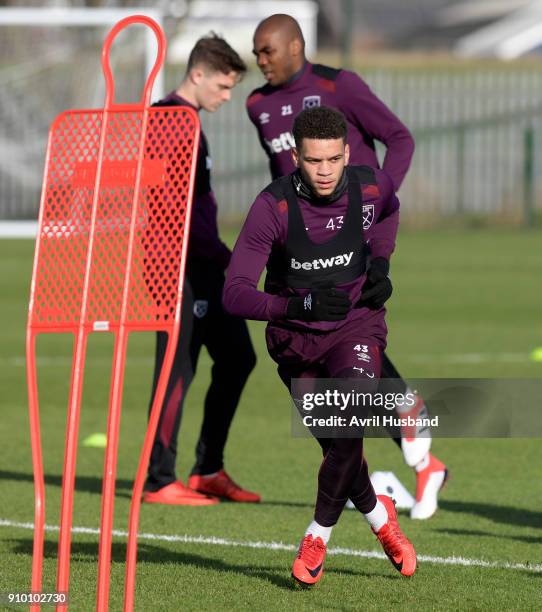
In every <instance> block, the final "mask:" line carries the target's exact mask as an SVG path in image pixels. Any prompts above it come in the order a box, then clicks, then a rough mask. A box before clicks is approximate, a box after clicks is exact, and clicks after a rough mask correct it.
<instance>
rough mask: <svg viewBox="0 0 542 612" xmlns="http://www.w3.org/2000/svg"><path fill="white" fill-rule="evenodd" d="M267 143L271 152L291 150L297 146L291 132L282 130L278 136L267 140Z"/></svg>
mask: <svg viewBox="0 0 542 612" xmlns="http://www.w3.org/2000/svg"><path fill="white" fill-rule="evenodd" d="M265 144H266V145H267V148H268V149H269V152H270V153H271V154H273V153H280V152H282V151H289V150H290V149H291V148H292V147H295V140H294V137H293V135H292V134H291V133H290V132H282V134H281V135H280V136H279V137H278V138H272V139H271V140H266V141H265Z"/></svg>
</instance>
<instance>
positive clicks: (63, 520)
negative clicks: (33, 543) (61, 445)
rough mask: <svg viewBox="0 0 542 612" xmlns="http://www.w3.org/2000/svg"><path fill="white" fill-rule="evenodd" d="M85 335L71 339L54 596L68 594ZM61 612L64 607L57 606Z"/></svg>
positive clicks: (84, 333) (81, 331) (82, 333)
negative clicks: (72, 347) (70, 366)
mask: <svg viewBox="0 0 542 612" xmlns="http://www.w3.org/2000/svg"><path fill="white" fill-rule="evenodd" d="M87 338H88V334H87V332H86V330H85V329H84V328H83V326H81V327H80V328H79V330H78V332H77V336H76V339H75V348H74V356H73V363H72V375H71V385H70V399H69V405H68V418H67V426H66V447H65V451H64V470H63V477H62V503H61V510H60V534H59V540H58V563H57V582H56V590H57V591H58V592H65V593H67V592H68V590H69V589H68V587H69V580H70V549H71V528H72V514H73V490H74V486H75V463H76V458H77V438H78V434H79V414H80V408H81V396H82V393H83V372H84V368H85V354H86V348H87ZM57 610H58V611H59V612H65V610H66V607H65V606H57Z"/></svg>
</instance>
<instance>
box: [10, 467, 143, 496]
mask: <svg viewBox="0 0 542 612" xmlns="http://www.w3.org/2000/svg"><path fill="white" fill-rule="evenodd" d="M44 479H45V484H46V485H52V486H54V487H61V486H62V476H61V475H60V474H45V476H44ZM0 480H17V481H21V480H22V481H24V482H32V483H33V482H34V476H33V474H32V473H30V474H29V473H25V472H12V471H8V470H0ZM133 484H134V483H133V481H132V480H127V479H125V478H118V479H117V489H124V490H126V489H128V490H129V491H131V490H132V487H133ZM75 490H76V491H82V492H86V493H98V494H101V493H102V478H101V476H100V477H99V478H98V477H97V476H76V478H75ZM122 497H124V495H122Z"/></svg>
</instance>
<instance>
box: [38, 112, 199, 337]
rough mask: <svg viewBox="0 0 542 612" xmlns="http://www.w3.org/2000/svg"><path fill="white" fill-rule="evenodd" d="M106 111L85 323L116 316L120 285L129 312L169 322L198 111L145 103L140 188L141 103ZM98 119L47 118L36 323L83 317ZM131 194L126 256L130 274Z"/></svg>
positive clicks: (68, 322)
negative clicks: (52, 121) (135, 107)
mask: <svg viewBox="0 0 542 612" xmlns="http://www.w3.org/2000/svg"><path fill="white" fill-rule="evenodd" d="M106 117H107V119H106V136H105V148H104V155H103V162H102V166H101V177H100V181H99V190H98V194H99V197H98V204H97V212H96V223H95V231H94V236H93V248H92V254H91V257H90V268H89V276H88V303H87V311H86V316H85V320H84V321H83V323H85V324H88V325H90V326H93V325H94V324H95V323H96V322H100V323H99V325H108V326H115V325H117V324H118V323H119V322H120V318H121V304H122V296H123V291H125V290H127V291H129V294H128V295H129V300H128V309H127V312H126V322H129V323H130V326H131V327H138V326H141V327H146V328H148V327H149V326H151V327H154V326H156V327H163V324H164V323H170V322H172V319H173V315H174V313H175V306H176V301H177V295H178V290H179V275H180V265H181V254H182V248H183V236H184V229H185V221H186V212H187V206H188V198H189V189H190V170H191V165H192V160H193V156H194V149H195V145H196V144H197V143H196V142H195V139H196V138H197V129H198V128H197V116H196V115H195V113H194V111H192V110H190V109H188V108H180V107H175V108H165V107H157V108H151V109H150V110H149V115H148V123H147V130H146V134H145V139H144V147H143V163H142V166H141V179H140V185H139V191H138V193H137V194H136V192H135V184H136V175H137V168H138V154H139V150H140V140H141V131H142V118H143V113H142V112H141V111H138V110H134V111H129V110H115V111H111V112H108V113H107V114H106ZM103 120H104V119H103V112H102V111H75V112H67V113H64V114H63V115H61V116H60V117H59V118H58V119H57V121H56V122H55V124H54V125H53V127H52V131H51V139H50V148H49V153H48V167H47V174H46V178H45V184H44V196H43V199H42V207H43V211H42V223H41V226H40V235H39V245H38V262H37V266H36V277H35V279H34V299H33V302H32V303H31V311H30V312H31V319H30V321H31V325H34V326H38V327H40V328H43V327H54V328H73V327H74V326H76V325H77V324H78V323H79V321H80V318H81V306H82V296H83V291H84V284H85V283H84V281H85V270H86V262H87V254H88V249H89V244H90V242H89V238H90V229H91V215H92V204H93V198H94V189H95V184H96V173H97V170H98V154H99V142H100V130H101V125H102V121H103ZM135 196H137V200H138V201H137V214H136V219H135V234H134V243H133V263H132V268H131V271H130V277H129V278H127V277H126V273H127V255H128V247H129V236H130V224H131V218H132V210H133V206H134V198H135ZM125 281H126V282H127V287H126V288H125ZM102 329H103V327H102Z"/></svg>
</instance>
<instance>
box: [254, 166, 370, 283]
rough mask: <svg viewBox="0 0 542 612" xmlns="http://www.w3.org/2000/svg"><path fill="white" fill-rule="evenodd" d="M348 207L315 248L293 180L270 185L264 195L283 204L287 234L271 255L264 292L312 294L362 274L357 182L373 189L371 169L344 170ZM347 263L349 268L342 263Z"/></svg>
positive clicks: (364, 248)
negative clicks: (305, 291) (328, 236)
mask: <svg viewBox="0 0 542 612" xmlns="http://www.w3.org/2000/svg"><path fill="white" fill-rule="evenodd" d="M346 172H347V177H348V187H347V193H348V207H347V210H346V215H345V217H344V222H343V225H342V226H341V228H340V229H339V230H338V231H337V233H336V234H335V236H333V238H331V239H330V240H327V241H326V242H324V243H322V244H315V243H314V242H312V241H311V239H310V238H309V236H308V233H307V230H306V229H305V223H304V222H303V216H302V214H301V209H300V208H299V202H298V199H297V195H296V193H295V189H294V186H293V183H292V175H288V176H284V177H282V178H280V179H277V180H276V181H273V183H271V185H269V186H268V187H267V188H266V189H265V191H267V192H269V193H271V194H272V195H273V196H274V197H275V198H276V199H277V200H279V201H280V200H282V199H285V200H286V202H287V203H288V235H287V239H286V245H285V247H283V248H281V249H280V250H279V249H276V250H274V251H272V252H271V256H270V257H269V261H268V264H267V276H266V279H265V291H266V292H267V293H274V294H275V293H278V292H279V291H280V290H281V289H284V287H288V288H291V289H311V288H316V287H329V286H336V285H340V284H344V283H349V282H351V281H354V280H355V279H357V278H359V277H360V276H362V275H363V274H364V272H365V269H366V259H367V251H368V249H367V246H366V243H365V241H364V239H363V216H362V198H361V183H365V184H367V183H368V184H376V179H375V175H374V172H373V170H372V168H369V167H368V166H347V167H346ZM347 261H348V263H347Z"/></svg>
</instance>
